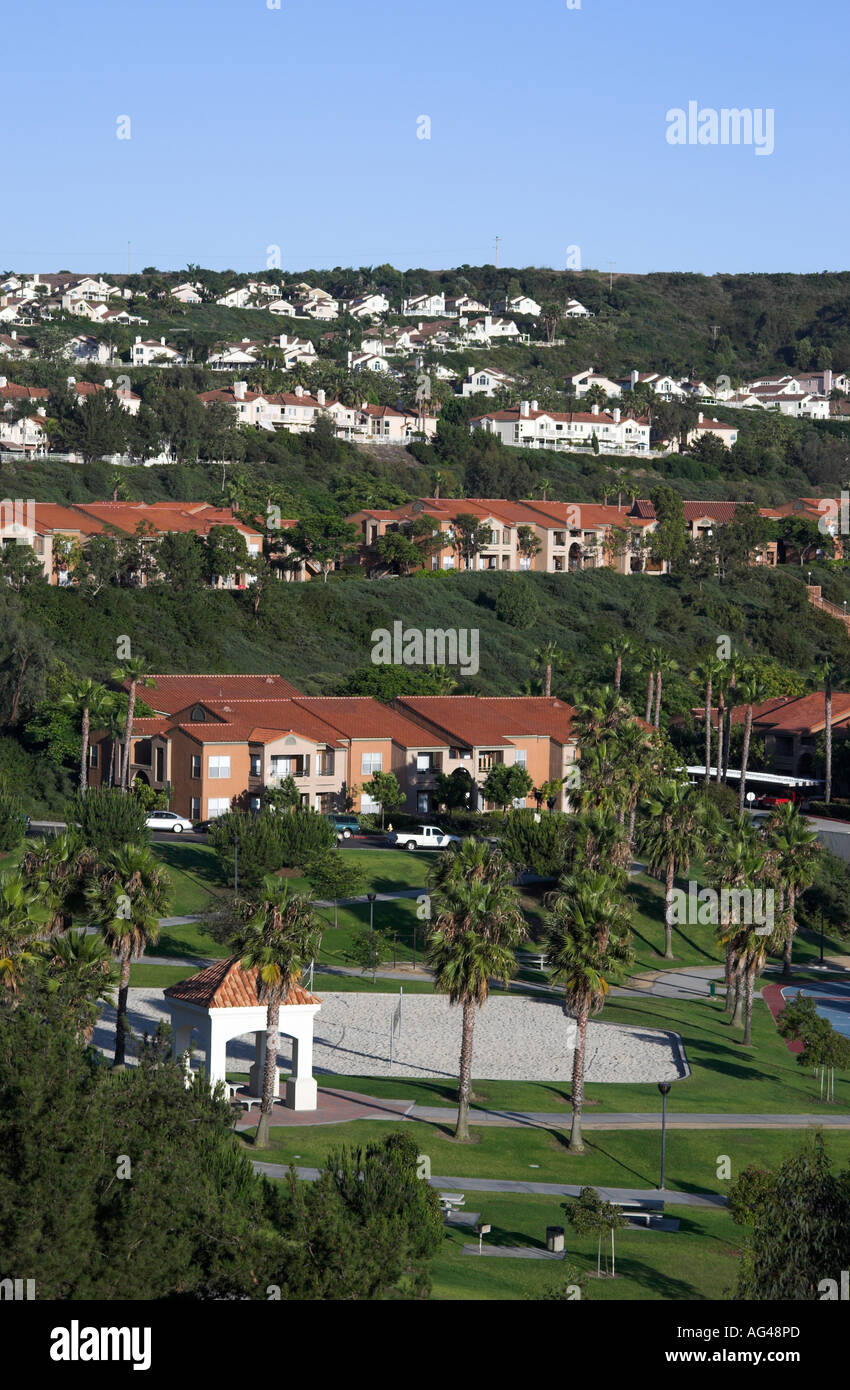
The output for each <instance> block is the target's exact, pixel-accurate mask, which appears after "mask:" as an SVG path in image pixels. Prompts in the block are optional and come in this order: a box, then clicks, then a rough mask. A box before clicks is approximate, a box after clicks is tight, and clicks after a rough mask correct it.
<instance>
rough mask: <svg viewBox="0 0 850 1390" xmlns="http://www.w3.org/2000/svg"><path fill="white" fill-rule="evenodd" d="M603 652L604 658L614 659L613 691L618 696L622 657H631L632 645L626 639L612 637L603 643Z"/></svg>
mask: <svg viewBox="0 0 850 1390" xmlns="http://www.w3.org/2000/svg"><path fill="white" fill-rule="evenodd" d="M604 650H605V654H606V656H612V657H613V658H614V689H615V690H616V692H617V694H619V693H620V686H621V684H622V681H623V657H624V656H630V655H631V653H632V652H633V651H634V643H633V642H632V641H631V640H630V638H628V637H613V638H612V639H611V641H610V642H606V643H605V648H604Z"/></svg>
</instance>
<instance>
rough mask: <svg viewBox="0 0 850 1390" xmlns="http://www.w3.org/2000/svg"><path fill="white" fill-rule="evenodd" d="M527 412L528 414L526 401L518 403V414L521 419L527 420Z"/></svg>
mask: <svg viewBox="0 0 850 1390" xmlns="http://www.w3.org/2000/svg"><path fill="white" fill-rule="evenodd" d="M528 412H529V405H528V401H520V403H519V413H520V415H521V416H522V417H523V419H526V420H527V419H528Z"/></svg>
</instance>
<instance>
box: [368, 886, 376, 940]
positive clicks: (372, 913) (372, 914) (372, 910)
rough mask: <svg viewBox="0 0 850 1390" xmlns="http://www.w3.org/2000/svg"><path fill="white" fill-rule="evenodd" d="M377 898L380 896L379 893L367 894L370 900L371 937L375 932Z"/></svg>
mask: <svg viewBox="0 0 850 1390" xmlns="http://www.w3.org/2000/svg"><path fill="white" fill-rule="evenodd" d="M377 896H378V895H377V893H367V894H366V897H367V898H368V899H369V933H370V935H371V933H372V932H373V931H374V930H375V899H376V897H377Z"/></svg>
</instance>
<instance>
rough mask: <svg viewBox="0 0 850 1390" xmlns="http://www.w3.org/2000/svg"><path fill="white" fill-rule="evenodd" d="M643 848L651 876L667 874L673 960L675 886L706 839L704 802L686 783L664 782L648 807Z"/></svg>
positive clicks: (668, 947) (667, 937)
mask: <svg viewBox="0 0 850 1390" xmlns="http://www.w3.org/2000/svg"><path fill="white" fill-rule="evenodd" d="M646 814H647V817H648V820H647V822H646V823H645V825H644V827H643V832H642V835H641V847H642V849H643V851H644V853H645V854H646V856H647V862H648V864H649V869H650V872H651V873H659V874H660V873H663V874H664V882H665V888H664V904H665V908H664V959H665V960H673V959H674V956H673V885H674V882H675V878H676V871H677V870H683V871H687V869H688V868H689V866H690V862H691V859H692V858H693V856H694V855H695V854H696V853H697V851H698V850H699V849H700V847H701V845H702V842H703V836H704V816H703V810H702V802H701V800H700V799H699V798H698V797H697V796H696V794H695V792H694V790H693V788H692V787H690V786H688V784H687V783H686V782H674V781H663V782H661V783H660V784H659V786H658V790H657V791H656V793H655V795H654V796H653V797H652V798H651V800H650V801H649V802H648V803H647V805H646Z"/></svg>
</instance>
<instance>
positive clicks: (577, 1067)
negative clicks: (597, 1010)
mask: <svg viewBox="0 0 850 1390" xmlns="http://www.w3.org/2000/svg"><path fill="white" fill-rule="evenodd" d="M587 1013H588V1008H587V1005H586V1004H584V1005H583V1006H582V1008H581V1009H580V1010H579V1012H578V1013H577V1014H576V1050H575V1052H574V1053H573V1085H572V1097H571V1099H572V1103H573V1122H572V1126H571V1128H570V1142H569V1144H568V1145H567V1147H568V1148H569V1150H570V1152H571V1153H577V1154H582V1153H584V1143H583V1141H582V1137H581V1115H582V1110H583V1109H584V1058H585V1053H586V1051H587Z"/></svg>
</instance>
